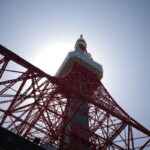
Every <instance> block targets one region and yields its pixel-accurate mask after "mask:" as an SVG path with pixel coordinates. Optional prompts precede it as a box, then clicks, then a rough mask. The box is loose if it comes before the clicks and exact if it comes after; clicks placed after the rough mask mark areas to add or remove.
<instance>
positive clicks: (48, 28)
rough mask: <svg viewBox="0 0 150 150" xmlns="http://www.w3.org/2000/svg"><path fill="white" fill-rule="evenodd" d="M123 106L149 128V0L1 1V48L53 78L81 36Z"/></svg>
mask: <svg viewBox="0 0 150 150" xmlns="http://www.w3.org/2000/svg"><path fill="white" fill-rule="evenodd" d="M81 33H82V34H83V35H84V38H85V40H86V42H87V44H88V51H89V52H90V53H91V54H92V56H93V58H94V60H96V61H97V62H99V63H101V64H102V65H103V68H104V78H103V79H102V82H103V83H104V85H105V86H106V88H107V89H108V91H109V92H110V94H111V95H112V97H114V99H115V100H116V101H117V102H118V103H119V105H120V106H121V107H122V108H124V109H125V111H127V112H128V113H129V114H130V115H131V116H132V117H134V118H135V119H136V120H138V121H140V122H141V123H142V124H143V125H145V126H146V127H147V128H149V127H150V117H149V114H150V0H0V44H2V45H4V46H5V47H7V48H8V49H10V50H12V51H14V52H15V53H17V54H18V55H20V56H21V57H23V58H25V59H26V60H28V61H29V62H31V63H33V64H34V65H36V66H37V67H39V68H40V69H42V70H44V71H46V72H47V73H49V74H51V75H54V74H55V73H56V71H57V69H58V68H59V66H60V65H61V63H62V61H63V59H64V58H65V56H66V55H67V53H68V52H69V51H71V50H73V49H74V45H75V42H76V40H77V38H79V35H80V34H81Z"/></svg>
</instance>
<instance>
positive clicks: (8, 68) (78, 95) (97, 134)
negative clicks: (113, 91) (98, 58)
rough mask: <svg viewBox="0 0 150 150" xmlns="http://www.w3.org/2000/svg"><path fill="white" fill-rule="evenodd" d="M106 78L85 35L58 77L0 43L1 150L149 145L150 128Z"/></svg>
mask: <svg viewBox="0 0 150 150" xmlns="http://www.w3.org/2000/svg"><path fill="white" fill-rule="evenodd" d="M45 65H46V64H45ZM102 77H103V68H102V66H101V65H100V64H98V63H97V62H95V61H94V60H93V58H92V56H91V55H90V53H88V51H87V43H86V41H85V40H84V39H83V36H82V35H81V36H80V38H79V39H78V40H77V41H76V43H75V50H74V51H71V52H69V53H68V55H67V57H66V58H65V60H64V62H63V63H62V65H61V66H60V68H59V70H58V72H57V73H56V76H51V75H49V74H47V73H45V72H43V71H42V70H40V69H39V68H37V67H35V66H33V65H32V64H30V63H29V62H27V61H26V60H24V59H23V58H21V57H19V56H18V55H17V54H15V53H13V52H12V51H10V50H8V49H7V48H5V47H3V46H2V45H0V150H1V149H3V150H9V149H10V146H11V149H13V150H24V149H26V150H27V149H28V150H30V149H32V150H34V149H35V150H40V149H41V150H44V149H45V150H135V149H139V150H143V149H145V150H146V149H147V150H148V149H150V131H149V130H148V129H146V128H145V127H144V126H142V125H141V124H140V123H139V122H137V121H136V120H135V119H133V118H132V117H131V116H129V115H128V113H127V112H125V111H124V110H123V109H122V108H121V107H120V106H119V105H118V104H117V103H116V101H115V100H114V99H113V98H112V96H111V95H110V94H109V93H108V91H107V89H106V88H105V87H104V85H103V84H102V83H101V79H102ZM16 141H20V142H16ZM28 145H30V146H28ZM27 146H28V148H26V147H27ZM8 147H9V148H8Z"/></svg>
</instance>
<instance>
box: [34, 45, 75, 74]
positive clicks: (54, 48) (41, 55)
mask: <svg viewBox="0 0 150 150" xmlns="http://www.w3.org/2000/svg"><path fill="white" fill-rule="evenodd" d="M72 50H74V44H73V43H65V42H64V43H55V44H53V45H50V46H47V47H44V48H42V50H40V51H39V52H38V53H37V55H36V56H35V58H34V59H33V64H34V65H35V66H37V67H38V68H40V69H41V70H43V71H45V72H46V73H48V74H50V75H55V74H56V72H57V70H58V69H59V67H60V66H61V64H62V62H63V60H64V59H65V57H66V56H67V54H68V52H69V51H72Z"/></svg>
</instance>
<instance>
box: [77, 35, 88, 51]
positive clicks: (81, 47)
mask: <svg viewBox="0 0 150 150" xmlns="http://www.w3.org/2000/svg"><path fill="white" fill-rule="evenodd" d="M86 47H87V44H86V41H85V40H84V39H83V35H82V34H81V35H80V38H79V39H78V40H77V41H76V44H75V50H80V51H84V52H87V50H86Z"/></svg>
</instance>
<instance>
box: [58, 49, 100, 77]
mask: <svg viewBox="0 0 150 150" xmlns="http://www.w3.org/2000/svg"><path fill="white" fill-rule="evenodd" d="M73 57H77V58H79V59H81V60H82V61H84V62H86V63H87V64H89V65H90V66H92V67H93V68H95V69H96V70H97V71H99V72H101V74H103V68H102V65H100V64H98V63H97V62H95V61H94V60H93V59H92V57H91V54H90V53H87V52H83V51H80V50H76V51H72V52H69V53H68V55H67V57H66V58H65V60H64V62H63V63H62V65H61V66H60V68H59V70H58V71H57V73H56V76H57V75H59V74H60V72H61V71H62V69H63V68H64V66H65V65H66V63H67V62H68V60H69V59H71V58H73Z"/></svg>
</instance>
